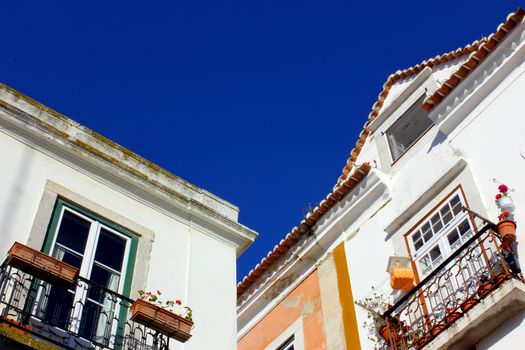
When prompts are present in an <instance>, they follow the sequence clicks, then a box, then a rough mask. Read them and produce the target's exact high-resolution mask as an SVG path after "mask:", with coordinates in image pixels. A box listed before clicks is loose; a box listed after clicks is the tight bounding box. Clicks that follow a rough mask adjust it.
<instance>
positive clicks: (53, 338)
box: [0, 264, 170, 350]
mask: <svg viewBox="0 0 525 350" xmlns="http://www.w3.org/2000/svg"><path fill="white" fill-rule="evenodd" d="M132 304H133V300H131V299H129V298H127V297H125V296H123V295H120V294H118V293H115V292H113V291H111V290H109V289H107V288H104V287H103V286H101V285H98V284H96V283H94V282H92V281H89V280H87V279H85V278H82V277H77V278H76V280H75V283H74V285H73V286H69V287H62V286H60V285H55V284H49V283H47V282H44V281H42V280H40V279H38V278H36V277H35V276H33V275H31V274H28V273H25V272H22V271H20V270H17V269H15V268H13V267H11V266H7V265H6V264H4V265H2V267H1V268H0V321H2V322H1V323H4V324H7V325H9V326H10V327H12V328H13V329H15V330H18V331H20V332H23V333H24V334H27V335H29V336H30V337H35V338H37V339H41V340H44V341H45V342H48V343H52V344H54V345H56V346H58V347H59V348H62V349H111V350H113V349H114V350H127V349H129V350H168V349H169V340H170V339H169V337H167V336H166V335H163V334H160V333H158V332H156V331H154V330H152V329H149V328H148V327H146V326H143V325H140V324H138V323H135V322H133V321H130V320H129V317H128V316H129V308H130V306H131V305H132Z"/></svg>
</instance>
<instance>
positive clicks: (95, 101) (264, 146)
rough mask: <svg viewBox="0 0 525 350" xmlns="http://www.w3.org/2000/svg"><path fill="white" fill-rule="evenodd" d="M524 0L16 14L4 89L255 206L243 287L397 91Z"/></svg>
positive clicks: (92, 6) (7, 21) (18, 8)
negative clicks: (375, 108)
mask: <svg viewBox="0 0 525 350" xmlns="http://www.w3.org/2000/svg"><path fill="white" fill-rule="evenodd" d="M523 5H524V4H523V2H522V1H488V0H484V1H464V2H463V1H449V0H443V1H440V2H430V1H428V2H426V1H397V2H393V1H388V2H387V1H373V2H372V1H368V2H354V1H332V0H325V1H309V0H304V1H299V0H296V1H289V0H278V1H240V0H239V1H219V0H215V1H204V0H187V1H169V2H136V3H134V2H130V1H126V2H117V1H104V2H97V1H90V2H83V3H79V2H66V1H64V2H59V1H48V2H45V3H44V2H37V1H34V2H21V1H18V2H16V1H10V2H6V3H4V4H2V13H3V16H2V28H3V34H2V41H1V42H2V50H1V55H0V81H1V82H3V83H5V84H7V85H9V86H11V87H13V88H15V89H17V90H19V91H21V92H23V93H25V94H26V95H29V96H30V97H32V98H34V99H36V100H38V101H40V102H42V103H43V104H45V105H47V106H49V107H51V108H53V109H55V110H57V111H59V112H61V113H63V114H65V115H67V116H69V117H70V118H72V119H74V120H76V121H78V122H79V123H81V124H84V125H86V126H88V127H89V128H91V129H93V130H95V131H97V132H98V133H100V134H102V135H104V136H106V137H108V138H110V139H112V140H114V141H116V142H118V143H120V144H122V145H123V146H125V147H127V148H129V149H131V150H132V151H134V152H136V153H138V154H140V155H141V156H143V157H145V158H147V159H149V160H151V161H153V162H155V163H157V164H159V165H160V166H162V167H164V168H166V169H168V170H170V171H171V172H173V173H175V174H176V175H178V176H180V177H182V178H184V179H186V180H188V181H190V182H192V183H194V184H196V185H198V186H200V187H203V188H205V189H207V190H209V191H211V192H213V193H215V194H217V195H219V196H221V197H223V198H224V199H226V200H228V201H230V202H232V203H234V204H236V205H238V206H239V207H240V209H241V212H240V222H241V223H242V224H244V225H247V226H249V227H250V228H253V229H255V230H256V231H258V232H259V234H260V236H259V238H258V240H257V241H256V243H254V244H253V246H252V247H251V248H249V249H248V250H247V252H246V253H245V254H244V255H243V256H241V258H240V259H239V261H238V278H239V279H240V278H242V276H244V275H245V274H246V273H247V272H248V271H249V270H250V269H251V268H252V267H254V266H255V265H256V264H257V263H258V262H259V260H260V259H261V258H262V257H263V256H265V255H266V253H267V252H268V250H270V249H272V247H273V246H274V245H275V244H277V243H278V242H279V240H280V239H281V238H283V237H284V236H285V235H286V234H287V233H288V232H289V231H290V230H291V228H292V227H293V226H295V225H297V224H298V223H299V222H300V220H301V218H302V215H303V212H304V211H305V210H306V208H307V207H308V203H311V204H312V205H315V203H317V202H319V201H320V200H321V199H322V198H324V197H325V196H326V194H327V193H328V192H329V191H330V190H331V188H332V187H333V185H334V184H335V181H336V180H337V178H338V176H339V175H340V172H341V169H342V167H343V165H344V164H345V162H346V159H347V156H348V153H349V152H350V150H351V149H352V147H353V145H354V144H355V141H356V138H357V135H358V134H359V132H360V131H361V127H362V125H363V124H364V122H365V120H366V117H367V116H368V113H369V111H370V109H371V106H372V104H373V103H374V102H375V99H376V97H377V95H378V93H379V92H380V91H381V88H382V85H383V83H384V81H385V80H386V78H387V77H388V76H389V75H390V74H391V73H392V72H394V71H396V70H398V69H403V68H407V67H409V66H412V65H414V64H417V63H419V62H420V61H422V60H424V59H427V58H430V57H433V56H435V55H437V54H440V53H443V52H447V51H450V50H453V49H456V48H458V47H461V46H464V45H465V44H467V43H469V42H472V41H474V40H476V39H479V38H481V37H482V36H483V35H488V34H490V33H491V32H493V31H495V30H496V28H497V26H498V25H499V24H500V23H501V22H503V21H504V20H505V19H506V16H507V14H508V13H510V12H513V11H515V10H516V9H517V7H518V6H523Z"/></svg>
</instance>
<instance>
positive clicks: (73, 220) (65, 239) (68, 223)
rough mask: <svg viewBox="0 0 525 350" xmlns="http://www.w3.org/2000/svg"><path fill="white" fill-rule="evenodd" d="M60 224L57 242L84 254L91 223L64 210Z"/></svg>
mask: <svg viewBox="0 0 525 350" xmlns="http://www.w3.org/2000/svg"><path fill="white" fill-rule="evenodd" d="M59 225H60V227H59V229H58V236H57V243H60V244H61V245H63V246H65V247H67V248H69V249H71V250H74V251H75V252H78V253H80V254H84V250H85V249H86V242H87V238H88V234H89V228H90V227H91V223H90V222H89V221H87V220H84V219H82V218H81V217H79V216H77V215H75V214H73V213H71V212H69V211H67V210H64V215H63V216H62V220H61V221H60V223H59Z"/></svg>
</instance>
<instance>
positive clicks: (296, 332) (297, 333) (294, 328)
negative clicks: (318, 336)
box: [264, 317, 304, 350]
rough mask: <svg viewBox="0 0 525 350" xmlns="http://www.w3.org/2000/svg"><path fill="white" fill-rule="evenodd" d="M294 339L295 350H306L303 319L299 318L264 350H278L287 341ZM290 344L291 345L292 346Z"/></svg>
mask: <svg viewBox="0 0 525 350" xmlns="http://www.w3.org/2000/svg"><path fill="white" fill-rule="evenodd" d="M291 337H293V343H292V344H293V347H294V350H304V328H303V318H302V317H299V319H297V320H296V321H295V322H294V323H292V324H291V325H290V326H289V327H288V328H286V330H284V331H283V332H282V333H281V334H280V335H279V336H278V337H277V338H275V339H274V340H273V341H272V342H271V343H270V344H269V345H268V346H267V347H265V348H264V350H278V349H280V347H281V346H283V345H284V344H285V343H286V341H288V340H289V339H290V338H291ZM292 344H290V345H292Z"/></svg>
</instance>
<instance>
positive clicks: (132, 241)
mask: <svg viewBox="0 0 525 350" xmlns="http://www.w3.org/2000/svg"><path fill="white" fill-rule="evenodd" d="M0 160H1V162H2V164H3V166H2V171H1V175H0V182H1V183H2V186H0V237H1V244H0V259H2V260H3V259H4V258H5V257H6V254H7V252H8V250H9V248H10V247H11V246H12V245H13V243H14V242H15V241H18V242H20V243H23V244H26V245H28V246H30V247H32V248H34V249H36V250H42V251H43V252H46V253H49V254H52V255H54V256H55V257H58V258H59V259H61V260H64V261H66V262H68V263H70V264H72V265H74V266H76V267H78V268H79V269H80V272H79V274H80V276H81V277H83V278H85V279H87V280H89V281H91V282H96V283H99V284H101V285H102V286H103V287H106V288H108V289H109V290H111V291H112V292H111V293H110V292H107V293H106V292H104V293H106V294H104V293H103V295H102V294H101V293H102V292H100V290H99V291H98V292H97V289H95V287H94V286H95V285H94V284H93V285H90V288H91V289H90V290H89V293H91V294H89V293H85V292H83V291H82V290H81V289H82V288H75V286H73V287H71V290H70V292H68V293H69V294H68V295H69V296H67V297H66V299H67V298H70V299H68V300H69V301H67V300H66V301H62V304H61V307H62V309H61V310H62V311H60V310H58V308H55V309H53V310H54V311H53V312H58V314H55V315H54V316H53V315H51V313H52V312H50V311H49V310H51V309H52V308H53V307H54V306H56V305H58V304H56V303H59V301H57V299H56V298H57V297H56V295H55V294H53V293H54V292H53V291H51V292H50V294H49V295H47V298H48V299H49V300H47V301H46V302H47V305H44V306H41V307H40V306H38V307H37V306H34V307H33V308H32V309H31V311H30V313H31V315H29V316H27V315H26V316H27V317H26V318H25V319H24V320H22V318H24V317H22V316H21V312H22V311H23V310H22V308H28V307H29V308H31V306H28V302H27V301H26V299H27V291H28V290H27V289H26V290H24V291H22V292H23V293H22V294H24V293H25V295H23V296H22V297H21V299H20V296H18V297H17V296H15V292H13V291H12V289H10V288H9V286H6V285H8V284H9V283H12V280H10V282H9V283H8V282H6V281H7V280H6V278H7V277H6V270H7V269H9V268H8V267H6V266H3V267H2V278H3V280H2V287H1V290H0V316H1V318H0V320H1V322H0V334H2V336H0V339H1V340H0V348H2V349H3V348H7V349H14V348H16V345H15V344H16V342H19V343H22V344H25V346H30V347H33V348H35V349H43V348H46V349H67V348H68V347H67V346H69V348H82V349H92V348H95V347H97V348H102V349H119V348H120V349H124V348H125V349H128V348H129V349H134V348H135V347H134V346H135V345H133V344H132V342H133V341H135V340H136V339H135V338H140V336H137V335H134V336H130V335H129V333H130V328H129V327H131V326H130V324H131V322H130V324H128V323H125V324H124V323H123V322H128V321H126V319H127V318H128V315H127V314H126V313H127V310H124V307H122V306H123V304H125V303H124V302H123V300H124V299H119V298H121V295H123V297H129V298H132V299H135V298H137V297H138V294H137V292H138V291H139V290H146V291H148V290H149V291H153V292H155V291H156V290H160V291H161V292H162V296H161V297H162V298H165V299H166V300H167V299H172V300H176V299H180V300H182V302H183V304H184V305H188V306H190V307H191V308H192V310H193V321H194V323H195V325H194V328H193V330H192V332H191V334H192V337H191V339H190V340H189V341H187V342H186V343H184V344H183V343H181V342H178V341H176V340H174V339H171V340H170V341H169V345H168V344H166V340H167V338H166V337H162V339H161V338H159V339H158V340H159V343H158V344H157V346H158V347H157V348H160V346H161V345H162V346H163V348H164V349H167V348H169V349H224V350H230V349H233V348H234V347H235V343H236V334H237V327H236V314H235V300H236V292H235V280H236V258H237V256H239V255H240V254H241V253H242V252H243V251H244V250H245V249H246V248H247V247H248V246H249V245H250V244H251V242H252V241H253V240H254V239H255V238H256V233H255V232H254V231H252V230H250V229H248V228H246V227H245V226H243V225H241V224H239V223H238V222H237V219H238V212H239V210H238V208H237V207H235V206H234V205H232V204H230V203H228V202H226V201H224V200H222V199H220V198H218V197H217V196H215V195H213V194H211V193H209V192H207V191H205V190H203V189H201V188H198V187H196V186H194V185H192V184H190V183H188V182H186V181H184V180H182V179H180V178H178V177H177V176H175V175H173V174H171V173H169V172H168V171H166V170H164V169H162V168H160V167H158V166H157V165H155V164H153V163H151V162H149V161H147V160H146V159H143V158H141V157H140V156H138V155H136V154H135V153H132V152H130V151H129V150H127V149H125V148H123V147H121V146H119V145H117V144H115V143H114V142H112V141H110V140H108V139H106V138H104V137H103V136H101V135H98V134H97V133H95V132H93V131H91V130H89V129H88V128H85V127H83V126H81V125H79V124H77V123H75V122H74V121H72V120H71V119H69V118H67V117H65V116H63V115H61V114H59V113H57V112H55V111H53V110H51V109H49V108H47V107H45V106H43V105H41V104H40V103H38V102H36V101H34V100H32V99H30V98H28V97H26V96H24V95H23V94H21V93H19V92H17V91H14V90H13V89H11V88H9V87H7V86H4V85H0ZM12 273H14V272H12ZM24 276H26V277H27V274H24ZM91 282H89V283H91ZM33 283H35V282H33ZM86 283H88V282H85V283H84V288H85V285H86ZM89 283H88V284H89ZM80 284H81V282H80V281H77V283H76V285H80ZM21 286H23V285H21ZM11 287H12V285H11ZM97 288H98V287H97ZM97 293H99V294H98V295H94V294H97ZM37 294H38V295H37V296H36V298H37V299H38V300H39V302H40V303H41V304H42V303H43V300H46V298H45V297H44V296H43V294H42V292H41V291H39V292H38V293H37ZM86 294H89V295H86ZM101 295H102V297H101ZM108 296H111V297H113V298H116V299H115V300H117V299H118V301H117V302H116V304H118V305H120V306H112V307H109V309H110V310H112V311H114V312H117V311H115V310H120V311H119V312H120V314H119V315H113V316H114V319H112V320H111V321H108V322H106V323H105V325H106V326H107V327H105V328H104V327H102V326H101V322H103V321H101V316H100V315H101V312H100V308H103V309H105V310H108V305H107V304H108V303H109V302H108V301H107V300H108V298H109V297H108ZM16 298H18V299H16ZM53 298H55V299H53ZM73 298H74V300H75V302H76V303H77V304H81V305H82V307H81V308H80V309H79V307H78V306H76V307H77V308H76V309H75V307H72V306H71V302H72V300H73ZM24 302H25V304H24ZM68 302H69V304H70V305H69V306H68V305H67V303H68ZM97 302H98V303H99V304H97ZM37 304H38V302H37ZM53 304H55V305H53ZM97 305H98V306H97ZM127 306H129V305H128V304H126V307H127ZM97 307H98V308H97ZM46 308H47V309H46ZM86 310H92V311H89V312H92V314H91V315H87V314H86V313H87V311H86ZM26 311H27V309H26ZM97 312H98V314H97ZM73 313H81V314H82V316H79V317H80V318H81V319H82V320H81V321H80V323H79V324H77V325H73V324H72V323H71V322H70V321H71V318H72V317H73ZM86 315H87V316H86ZM104 315H106V316H107V314H104ZM77 316H78V315H77ZM53 317H55V318H53ZM77 318H78V317H77ZM86 320H87V321H86ZM77 321H78V319H77ZM46 322H47V323H49V322H51V324H52V325H54V327H49V326H48V325H45V324H44V323H46ZM115 322H116V323H115ZM24 324H29V326H27V325H24ZM16 325H19V326H20V325H21V326H23V328H22V330H25V333H22V332H20V329H18V331H17V327H16ZM121 326H122V327H121ZM24 327H25V328H24ZM118 327H121V329H124V328H126V327H128V328H126V329H125V330H121V331H120V332H121V333H120V334H115V332H117V331H116V329H117V328H118ZM139 329H140V330H141V331H144V328H140V327H138V326H137V328H133V330H139ZM13 330H14V332H13ZM146 330H147V331H148V328H146ZM66 331H67V332H66ZM101 331H103V332H105V334H103V335H101V334H100V333H101ZM149 331H151V330H149ZM26 333H27V334H26ZM38 334H40V335H38ZM153 334H154V333H153V332H151V334H149V335H148V336H147V338H148V339H147V340H146V343H148V346H153V345H152V344H153V343H152V342H153V340H152V339H153ZM118 336H120V337H121V338H120V341H121V342H120V344H119V343H118V341H117V340H118V339H117V338H116V337H118ZM134 337H135V338H134ZM12 339H16V341H14V340H12ZM123 339H124V341H123ZM138 343H140V339H139V340H138V341H137V344H138ZM46 344H47V345H46ZM159 344H160V345H159ZM2 346H3V347H2ZM45 346H47V347H45ZM21 348H22V347H21ZM23 348H24V349H25V348H26V347H23ZM149 348H151V349H154V348H155V347H145V348H144V349H149ZM141 349H142V348H141Z"/></svg>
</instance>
